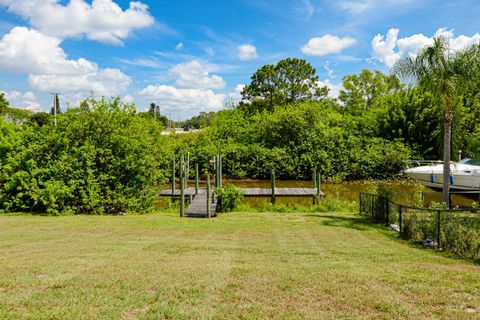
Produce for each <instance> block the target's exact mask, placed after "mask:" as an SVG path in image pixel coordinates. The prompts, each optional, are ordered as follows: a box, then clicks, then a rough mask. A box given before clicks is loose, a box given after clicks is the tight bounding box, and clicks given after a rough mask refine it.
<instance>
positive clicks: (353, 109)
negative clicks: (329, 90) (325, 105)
mask: <svg viewBox="0 0 480 320" xmlns="http://www.w3.org/2000/svg"><path fill="white" fill-rule="evenodd" d="M401 88H402V85H401V84H400V80H399V79H398V78H397V77H396V76H394V75H391V76H388V75H385V74H383V73H382V72H380V71H378V70H375V71H373V72H372V71H370V70H362V72H361V73H360V74H358V75H357V74H353V75H348V76H345V77H344V78H343V89H342V90H340V95H339V99H340V101H342V102H343V104H344V105H345V107H346V108H347V110H348V111H349V112H350V113H352V114H359V113H360V114H361V113H362V112H363V111H366V110H369V109H371V108H372V107H374V106H375V105H376V104H377V103H378V102H379V98H380V97H383V96H386V95H388V94H389V93H395V92H398V91H399V90H401Z"/></svg>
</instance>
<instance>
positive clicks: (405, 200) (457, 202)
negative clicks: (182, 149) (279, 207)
mask: <svg viewBox="0 0 480 320" xmlns="http://www.w3.org/2000/svg"><path fill="white" fill-rule="evenodd" d="M379 183H382V184H384V185H385V186H386V187H387V188H388V189H391V190H392V191H393V192H394V193H395V198H394V201H395V202H397V203H400V204H406V205H415V204H416V203H417V202H418V200H415V196H414V193H415V192H417V198H418V192H421V191H423V200H424V205H427V206H428V205H429V204H430V203H431V202H442V194H441V193H440V192H435V191H433V190H431V189H429V188H426V187H422V186H420V185H419V184H418V183H417V182H415V181H412V180H407V179H405V180H396V181H387V182H379V181H370V180H369V181H354V182H339V183H332V182H322V186H321V189H322V192H323V193H325V198H326V199H340V200H345V201H350V202H353V201H355V202H357V203H358V201H359V196H360V192H370V191H372V190H373V188H374V187H375V185H378V184H379ZM223 184H224V185H225V184H231V185H234V186H236V187H239V188H271V182H270V180H224V181H223ZM188 186H189V187H193V186H194V182H193V181H190V182H189V184H188ZM200 186H201V187H204V186H205V184H204V183H200ZM276 187H277V188H313V181H308V180H276ZM166 188H171V186H170V185H168V186H166ZM177 188H178V185H177ZM478 201H479V200H478V197H476V198H473V197H470V198H468V197H464V196H461V195H453V196H452V202H453V205H454V206H460V207H470V206H472V204H473V203H474V202H477V203H478ZM269 202H270V198H267V197H265V198H254V197H248V198H244V199H243V200H242V203H244V204H249V205H253V206H256V205H262V204H266V203H269ZM165 203H166V201H165V199H163V200H162V199H161V200H160V201H159V203H158V206H159V207H162V206H163V205H164V204H165ZM276 203H277V204H299V205H310V204H312V198H311V197H302V198H299V197H277V199H276Z"/></svg>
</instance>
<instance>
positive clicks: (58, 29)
mask: <svg viewBox="0 0 480 320" xmlns="http://www.w3.org/2000/svg"><path fill="white" fill-rule="evenodd" d="M0 5H4V6H6V7H7V10H8V11H10V12H13V13H16V14H18V15H20V16H21V17H22V18H23V19H25V20H27V21H28V22H29V23H30V24H31V25H32V26H34V27H35V28H36V29H38V30H40V31H41V32H42V33H44V34H47V35H49V36H53V37H56V38H62V39H63V38H67V37H81V36H86V37H87V38H88V39H91V40H96V41H100V42H105V43H111V44H117V45H118V44H122V39H125V38H127V37H128V36H129V35H130V33H131V32H132V31H133V30H135V29H140V28H145V27H148V26H151V25H153V24H154V22H155V20H154V18H153V17H152V16H151V15H150V13H149V12H148V6H147V5H146V4H143V3H142V2H138V1H132V2H130V4H129V7H128V9H126V10H122V8H120V6H119V5H118V4H116V3H115V2H113V1H112V0H93V1H92V2H91V3H88V2H86V1H84V0H71V1H70V2H69V3H68V4H66V5H63V4H61V3H60V0H0Z"/></svg>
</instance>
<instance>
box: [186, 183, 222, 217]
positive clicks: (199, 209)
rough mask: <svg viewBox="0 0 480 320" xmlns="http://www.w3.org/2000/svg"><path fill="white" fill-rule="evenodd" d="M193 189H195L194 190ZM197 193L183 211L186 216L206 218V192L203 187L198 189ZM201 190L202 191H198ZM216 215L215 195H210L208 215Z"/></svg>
mask: <svg viewBox="0 0 480 320" xmlns="http://www.w3.org/2000/svg"><path fill="white" fill-rule="evenodd" d="M194 191H195V190H194ZM198 191H199V193H198V194H197V195H196V196H195V197H194V198H193V200H192V202H191V203H190V205H189V206H188V208H187V210H186V211H185V216H186V217H191V218H208V213H207V192H206V190H205V189H203V190H198ZM200 191H203V192H200ZM216 215H217V200H216V198H215V197H213V199H212V197H210V216H211V217H215V216H216Z"/></svg>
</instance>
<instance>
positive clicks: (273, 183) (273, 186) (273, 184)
mask: <svg viewBox="0 0 480 320" xmlns="http://www.w3.org/2000/svg"><path fill="white" fill-rule="evenodd" d="M271 174H272V200H271V201H272V204H273V205H274V204H275V170H273V169H272V172H271Z"/></svg>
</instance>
